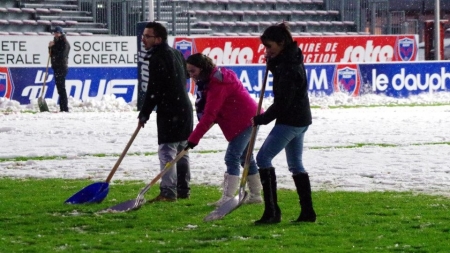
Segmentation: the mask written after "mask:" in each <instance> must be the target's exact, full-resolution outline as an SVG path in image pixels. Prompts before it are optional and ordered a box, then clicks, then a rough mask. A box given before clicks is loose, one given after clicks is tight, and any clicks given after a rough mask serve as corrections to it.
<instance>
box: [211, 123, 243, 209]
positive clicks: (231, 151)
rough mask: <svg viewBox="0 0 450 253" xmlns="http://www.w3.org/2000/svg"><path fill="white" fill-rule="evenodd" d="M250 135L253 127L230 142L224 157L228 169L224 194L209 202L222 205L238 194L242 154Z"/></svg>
mask: <svg viewBox="0 0 450 253" xmlns="http://www.w3.org/2000/svg"><path fill="white" fill-rule="evenodd" d="M248 130H250V131H248ZM250 135H251V127H249V128H248V129H246V130H245V131H243V132H242V133H241V134H239V135H238V136H236V137H234V138H233V140H231V141H230V142H229V143H228V148H227V151H226V152H225V158H224V160H225V165H226V166H227V171H226V172H225V174H224V182H223V190H222V196H221V197H220V199H219V200H218V201H216V202H214V203H209V205H215V206H221V205H222V204H223V203H225V202H227V201H228V200H230V199H232V198H233V197H234V195H235V194H236V191H237V190H238V188H239V174H240V167H241V155H242V153H243V152H244V150H245V148H246V146H247V144H248V139H249V138H250V137H249V136H250Z"/></svg>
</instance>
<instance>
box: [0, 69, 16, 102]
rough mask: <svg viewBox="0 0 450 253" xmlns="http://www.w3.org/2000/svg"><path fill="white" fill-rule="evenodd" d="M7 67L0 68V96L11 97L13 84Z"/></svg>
mask: <svg viewBox="0 0 450 253" xmlns="http://www.w3.org/2000/svg"><path fill="white" fill-rule="evenodd" d="M8 73H9V71H8V69H7V68H5V67H3V68H0V98H11V95H12V91H13V86H12V84H11V79H10V77H9V75H8Z"/></svg>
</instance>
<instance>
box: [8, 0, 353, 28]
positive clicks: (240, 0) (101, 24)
mask: <svg viewBox="0 0 450 253" xmlns="http://www.w3.org/2000/svg"><path fill="white" fill-rule="evenodd" d="M183 1H184V2H186V3H188V4H189V7H188V8H183V7H180V6H176V8H173V2H174V1H172V0H160V1H159V6H158V8H159V11H160V13H159V17H160V19H159V20H160V21H165V22H167V24H168V25H167V27H168V28H169V31H171V29H172V24H171V23H172V22H174V23H175V22H176V26H177V27H178V28H183V29H185V28H186V27H189V30H190V34H191V35H197V34H209V35H217V36H223V35H224V34H225V35H232V36H249V35H259V34H260V33H261V32H262V31H263V30H264V29H265V28H266V27H268V26H270V25H272V24H276V23H280V22H283V21H284V22H288V23H289V25H290V27H291V31H292V32H293V33H294V34H298V35H312V34H315V35H317V34H321V35H333V34H334V35H340V34H355V33H356V32H357V31H356V25H355V23H354V22H352V21H343V20H340V18H341V15H340V13H339V11H337V10H326V9H325V4H324V0H183ZM113 2H117V4H120V3H119V0H113ZM122 2H127V4H129V3H133V4H132V9H131V12H132V13H128V12H127V13H126V15H122V16H121V17H118V16H117V18H118V20H115V19H114V18H115V17H116V16H114V17H113V20H112V22H111V23H112V24H110V25H112V26H114V25H116V26H117V27H119V26H120V25H122V24H125V23H128V22H127V20H125V22H124V19H123V17H127V15H131V14H133V15H136V14H139V13H141V11H142V10H141V9H142V8H141V3H140V1H138V0H136V1H132V0H123V1H122ZM155 2H156V1H155ZM85 3H87V5H86V4H85ZM105 3H106V1H105ZM82 4H83V5H85V6H90V9H89V10H92V12H91V11H87V10H86V9H83V10H81V7H80V6H81V5H82ZM92 5H93V2H91V3H89V2H86V1H82V0H40V1H36V0H2V1H1V2H0V32H2V35H4V34H6V33H7V34H18V33H21V34H26V35H33V34H37V35H46V34H47V33H50V32H51V31H52V29H53V28H54V27H55V26H61V27H63V28H64V30H65V31H66V33H67V34H68V35H85V36H89V35H92V34H119V33H118V32H123V29H121V28H118V29H114V27H113V28H111V27H110V28H109V29H108V24H106V22H107V20H105V19H104V18H103V19H99V18H98V17H97V18H96V15H94V14H95V13H97V12H95V10H94V9H91V8H93V7H92ZM116 6H119V5H116ZM125 11H128V8H127V10H123V12H125ZM155 11H156V8H155ZM173 11H174V12H175V13H172V12H173ZM144 14H148V5H147V4H145V11H144ZM139 15H140V14H139ZM119 16H120V15H119ZM174 17H176V19H175V20H174V19H173V18H174ZM99 20H101V21H99ZM119 23H121V24H119ZM131 23H133V24H135V22H131ZM116 30H117V32H116ZM128 30H130V31H128ZM128 30H127V31H126V32H127V33H129V34H120V35H132V33H133V32H134V29H133V28H130V29H128ZM186 30H187V29H186Z"/></svg>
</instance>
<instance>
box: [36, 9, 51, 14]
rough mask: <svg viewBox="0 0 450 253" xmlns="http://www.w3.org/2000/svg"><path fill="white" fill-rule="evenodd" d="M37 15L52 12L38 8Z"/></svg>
mask: <svg viewBox="0 0 450 253" xmlns="http://www.w3.org/2000/svg"><path fill="white" fill-rule="evenodd" d="M35 10H36V13H40V14H49V13H50V11H49V9H47V8H36V9H35Z"/></svg>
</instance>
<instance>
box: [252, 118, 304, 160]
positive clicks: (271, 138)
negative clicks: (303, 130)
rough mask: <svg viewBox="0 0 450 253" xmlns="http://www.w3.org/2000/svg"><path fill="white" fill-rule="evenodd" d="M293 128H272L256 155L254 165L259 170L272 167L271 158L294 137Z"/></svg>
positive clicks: (279, 126) (277, 126) (281, 126)
mask: <svg viewBox="0 0 450 253" xmlns="http://www.w3.org/2000/svg"><path fill="white" fill-rule="evenodd" d="M293 128H295V127H291V126H286V125H280V124H278V125H275V126H274V127H273V129H272V130H271V131H270V133H269V135H268V136H267V138H266V140H265V141H264V143H263V145H262V146H261V148H260V150H259V152H258V154H257V155H256V163H257V165H258V167H259V168H271V167H273V165H272V160H273V158H274V157H275V156H276V155H278V154H279V153H280V152H281V150H283V149H284V148H285V147H286V145H288V143H289V142H290V141H291V140H292V139H294V138H295V137H296V132H295V131H294V130H293Z"/></svg>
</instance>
